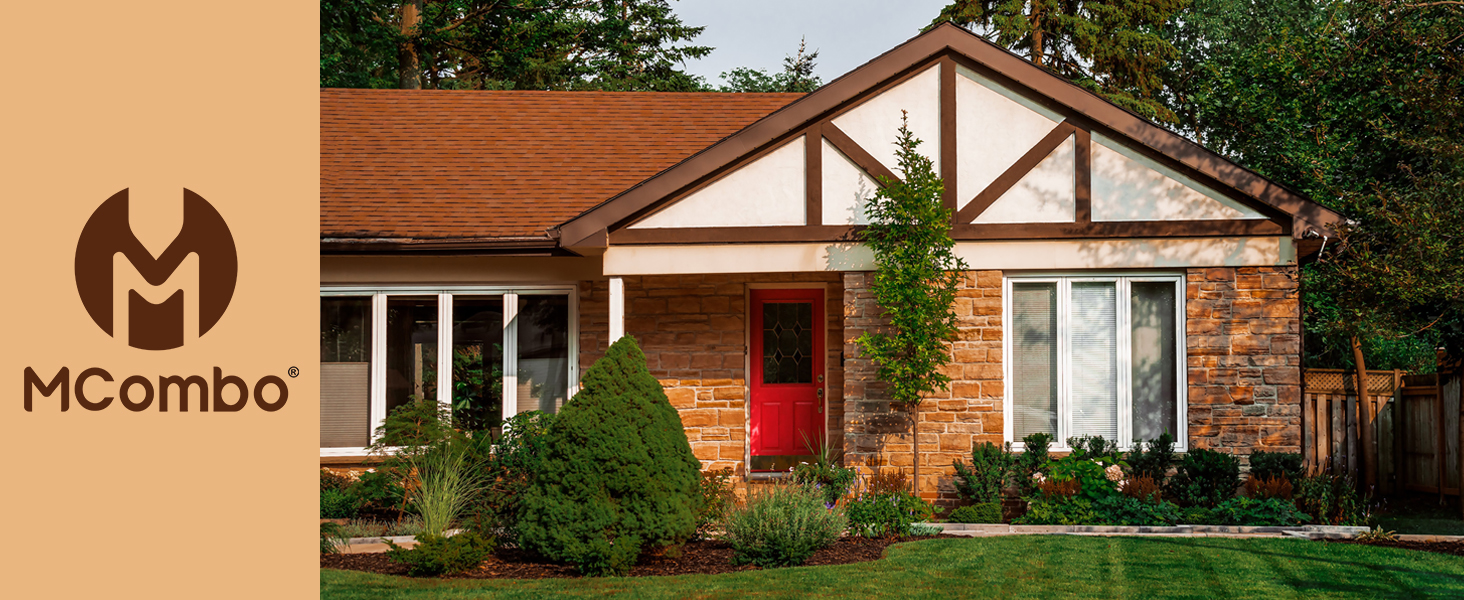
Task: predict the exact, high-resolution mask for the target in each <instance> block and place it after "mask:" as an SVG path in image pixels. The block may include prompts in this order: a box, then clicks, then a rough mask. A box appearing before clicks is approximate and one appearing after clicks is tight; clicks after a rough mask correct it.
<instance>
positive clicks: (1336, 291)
mask: <svg viewBox="0 0 1464 600" xmlns="http://www.w3.org/2000/svg"><path fill="white" fill-rule="evenodd" d="M1460 31H1464V11H1461V10H1459V6H1458V5H1457V4H1455V3H1449V2H1416V3H1405V2H1394V1H1392V0H1321V1H1311V0H1277V1H1273V2H1263V3H1257V2H1251V1H1249V0H1196V2H1195V4H1194V9H1193V10H1191V11H1189V12H1188V13H1187V14H1186V15H1185V17H1184V18H1183V19H1181V20H1180V22H1178V23H1176V24H1175V26H1174V27H1173V28H1172V29H1171V30H1170V37H1171V38H1172V39H1174V40H1176V42H1175V43H1176V45H1177V46H1178V47H1179V48H1180V50H1181V60H1179V61H1175V62H1174V63H1172V69H1171V71H1172V72H1171V73H1170V75H1169V76H1168V79H1169V83H1170V85H1169V89H1170V90H1171V91H1172V92H1173V94H1174V98H1175V100H1174V101H1173V102H1172V105H1175V106H1182V107H1183V108H1182V110H1181V111H1180V112H1182V113H1183V116H1182V120H1183V121H1185V123H1186V126H1185V127H1186V129H1188V130H1191V131H1192V132H1193V134H1194V136H1195V137H1196V138H1197V139H1198V140H1199V141H1201V142H1202V143H1204V144H1205V145H1206V146H1208V147H1210V148H1212V149H1215V150H1218V151H1220V152H1222V153H1224V154H1225V155H1227V156H1228V157H1229V158H1231V159H1233V160H1236V161H1237V162H1239V163H1240V164H1243V165H1245V166H1246V167H1248V168H1250V169H1253V170H1255V171H1256V172H1258V173H1260V174H1261V175H1264V176H1267V177H1270V178H1272V179H1274V180H1276V181H1277V182H1280V183H1282V184H1283V185H1287V186H1289V187H1291V188H1293V189H1296V190H1297V191H1299V192H1301V193H1303V194H1306V195H1307V196H1310V197H1311V198H1313V199H1315V200H1317V201H1318V202H1321V203H1322V204H1324V205H1326V206H1328V207H1329V208H1332V209H1335V210H1338V211H1340V212H1342V213H1343V214H1344V215H1346V217H1347V219H1348V222H1346V223H1343V224H1341V225H1340V228H1339V232H1338V233H1340V235H1341V239H1337V238H1335V237H1333V238H1332V239H1330V240H1329V242H1330V243H1328V245H1327V251H1326V252H1325V253H1324V254H1323V256H1322V257H1321V258H1320V260H1319V261H1317V262H1315V263H1312V264H1308V265H1306V266H1305V267H1303V269H1302V290H1303V294H1302V301H1303V306H1304V313H1303V318H1304V320H1305V327H1306V331H1307V340H1306V342H1307V343H1306V349H1307V353H1308V356H1307V365H1308V366H1316V367H1351V366H1353V365H1352V363H1353V358H1352V349H1351V339H1352V337H1353V336H1357V337H1360V338H1361V339H1362V342H1363V345H1364V347H1363V349H1364V351H1365V353H1366V354H1367V355H1368V356H1369V359H1368V363H1369V366H1371V367H1375V368H1385V369H1386V368H1395V367H1396V368H1405V369H1427V370H1431V368H1432V364H1433V349H1434V348H1435V347H1437V346H1439V345H1442V346H1444V347H1446V348H1448V349H1449V351H1450V352H1451V353H1452V354H1454V355H1460V354H1464V351H1461V350H1464V316H1461V315H1464V304H1461V303H1464V245H1460V244H1458V243H1457V241H1456V239H1455V238H1456V236H1457V233H1458V231H1460V230H1461V228H1464V211H1460V210H1458V204H1457V202H1458V198H1459V197H1460V196H1461V188H1460V185H1461V181H1464V144H1460V143H1459V140H1464V94H1461V93H1459V90H1461V89H1464V46H1461V38H1460V37H1459V35H1458V33H1459V32H1460Z"/></svg>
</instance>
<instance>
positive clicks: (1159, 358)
mask: <svg viewBox="0 0 1464 600" xmlns="http://www.w3.org/2000/svg"><path fill="white" fill-rule="evenodd" d="M1004 283H1005V289H1004V293H1003V304H1004V306H1003V310H1004V313H1005V314H1004V319H1003V321H1002V322H1003V323H1004V324H1005V331H1004V334H1005V335H1004V336H1003V340H1004V341H1003V344H1004V355H1005V360H1004V361H1003V366H1004V370H1005V378H1006V385H1005V386H1004V388H1005V393H1006V402H1005V403H1004V406H1005V422H1006V425H1005V428H1006V439H1007V440H1008V441H1011V442H1014V443H1015V444H1016V445H1017V446H1018V447H1020V445H1021V440H1022V438H1023V437H1026V436H1027V435H1029V434H1032V433H1039V432H1040V433H1047V434H1050V435H1052V437H1053V442H1052V443H1053V448H1055V449H1066V448H1067V439H1068V438H1070V437H1077V436H1083V435H1090V436H1098V435H1101V436H1103V437H1104V438H1105V439H1108V440H1117V441H1118V443H1119V444H1120V445H1122V446H1123V447H1125V448H1131V447H1132V445H1133V442H1135V441H1148V440H1150V439H1154V438H1157V437H1159V435H1160V434H1162V433H1164V432H1166V431H1167V432H1169V433H1171V434H1173V435H1174V437H1175V439H1176V449H1177V450H1184V449H1186V448H1185V446H1186V435H1185V418H1184V414H1185V411H1184V407H1185V366H1186V365H1185V352H1184V348H1185V342H1184V277H1183V276H1182V275H1128V274H1125V275H1113V276H1099V275H1094V276H1086V275H1085V276H1075V277H1051V276H1032V277H1022V276H1012V277H1008V278H1006V280H1005V282H1004Z"/></svg>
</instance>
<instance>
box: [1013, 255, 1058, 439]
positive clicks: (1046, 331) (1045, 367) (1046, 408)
mask: <svg viewBox="0 0 1464 600" xmlns="http://www.w3.org/2000/svg"><path fill="white" fill-rule="evenodd" d="M1011 310H1012V331H1013V332H1014V336H1013V338H1012V354H1013V357H1012V359H1013V360H1012V379H1013V383H1014V386H1013V390H1012V391H1013V393H1012V399H1013V402H1012V420H1013V426H1014V429H1013V430H1014V432H1015V437H1016V438H1017V439H1021V438H1023V437H1026V436H1027V435H1028V434H1032V433H1047V434H1051V435H1054V436H1055V435H1056V434H1057V283H1055V282H1049V283H1014V284H1012V309H1011Z"/></svg>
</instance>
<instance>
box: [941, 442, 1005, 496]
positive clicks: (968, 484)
mask: <svg viewBox="0 0 1464 600" xmlns="http://www.w3.org/2000/svg"><path fill="white" fill-rule="evenodd" d="M1017 460H1018V459H1017V457H1016V455H1014V454H1012V452H1011V448H1010V446H1009V445H1008V447H1006V448H1001V447H998V446H997V445H996V444H993V443H991V442H982V443H980V444H978V445H975V446H973V447H972V448H971V466H969V467H967V466H966V463H964V462H961V459H956V461H955V462H954V463H953V464H952V466H954V467H955V470H956V476H955V481H954V483H955V486H956V493H958V494H960V496H961V497H962V498H965V499H968V500H971V501H972V502H976V503H977V504H981V503H988V502H996V501H1000V500H1001V497H1002V489H1003V488H1004V487H1006V483H1007V481H1008V480H1009V479H1010V478H1011V477H1012V474H1013V472H1015V471H1016V469H1017Z"/></svg>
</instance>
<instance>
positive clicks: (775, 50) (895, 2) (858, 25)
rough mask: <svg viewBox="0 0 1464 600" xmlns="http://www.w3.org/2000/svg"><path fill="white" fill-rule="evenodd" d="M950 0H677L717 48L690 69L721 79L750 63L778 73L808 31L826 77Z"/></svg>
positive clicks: (678, 8)
mask: <svg viewBox="0 0 1464 600" xmlns="http://www.w3.org/2000/svg"><path fill="white" fill-rule="evenodd" d="M949 3H950V0H883V1H881V0H842V1H837V0H676V1H673V2H671V3H670V4H671V9H672V10H673V11H675V12H676V14H677V16H679V17H681V22H682V23H685V24H687V25H693V26H695V25H705V26H706V28H707V29H706V31H703V32H702V34H701V35H700V36H699V37H697V38H696V39H695V40H693V43H695V44H697V45H701V46H711V47H713V48H716V49H715V50H713V51H712V53H711V54H710V55H708V56H707V57H706V58H702V59H698V60H694V61H688V62H687V63H686V70H687V72H689V73H691V74H693V75H700V76H702V77H705V78H706V79H707V82H708V83H710V84H712V85H720V84H721V83H722V79H721V77H720V75H721V73H722V72H724V71H730V70H732V68H734V67H751V68H754V69H764V70H767V71H768V72H769V73H775V72H778V71H781V70H782V69H783V57H785V56H788V55H790V54H794V53H796V52H797V51H798V39H799V38H800V37H804V36H807V38H808V50H809V51H813V50H818V59H817V64H816V65H815V69H814V73H815V74H816V75H818V76H819V77H820V78H821V79H823V81H824V83H828V82H829V81H832V80H833V79H834V78H836V77H838V76H840V75H843V74H844V73H847V72H849V71H851V70H853V69H854V68H855V67H858V66H859V65H862V64H864V63H865V62H867V61H869V60H870V59H872V58H874V57H876V56H879V55H880V54H883V53H884V52H885V51H886V50H889V49H890V48H894V47H895V46H897V45H899V44H900V43H901V42H904V41H905V40H908V39H910V38H912V37H915V36H916V35H918V34H919V33H920V29H921V28H922V27H925V26H926V25H929V24H930V22H931V21H932V20H934V19H935V17H936V15H938V14H940V9H942V8H944V7H945V6H946V5H947V4H949Z"/></svg>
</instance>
